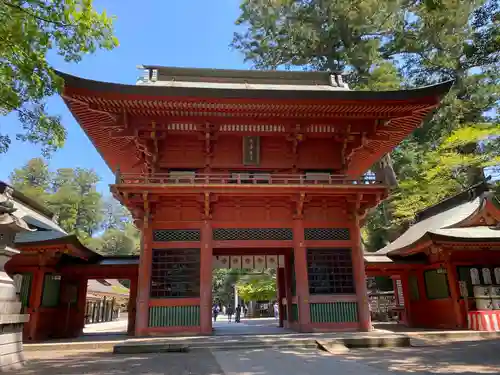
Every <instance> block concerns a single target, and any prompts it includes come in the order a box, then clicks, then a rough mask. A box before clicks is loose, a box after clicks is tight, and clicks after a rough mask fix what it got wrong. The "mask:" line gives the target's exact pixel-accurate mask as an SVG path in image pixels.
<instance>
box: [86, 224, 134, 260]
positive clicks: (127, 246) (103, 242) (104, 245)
mask: <svg viewBox="0 0 500 375" xmlns="http://www.w3.org/2000/svg"><path fill="white" fill-rule="evenodd" d="M87 244H88V246H89V247H90V248H92V249H94V250H97V251H98V252H99V253H101V254H103V255H111V256H120V255H134V254H138V253H139V248H138V243H137V241H136V240H135V238H134V237H133V236H132V235H131V234H130V233H127V232H126V231H123V230H119V229H108V230H107V231H106V232H104V233H103V234H102V235H101V236H99V237H95V238H91V239H90V240H89V241H88V243H87Z"/></svg>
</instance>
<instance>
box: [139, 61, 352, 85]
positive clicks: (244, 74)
mask: <svg viewBox="0 0 500 375" xmlns="http://www.w3.org/2000/svg"><path fill="white" fill-rule="evenodd" d="M137 68H139V69H144V70H158V73H160V74H166V75H172V76H178V77H182V76H198V77H231V78H233V77H238V78H248V79H263V78H271V79H272V78H275V79H286V78H292V77H293V78H294V79H299V80H304V81H308V80H315V79H323V80H325V83H326V84H328V81H329V78H330V76H332V75H335V76H344V74H343V73H342V72H332V71H312V70H311V71H307V70H276V69H269V70H256V69H214V68H191V67H173V66H162V65H139V66H137Z"/></svg>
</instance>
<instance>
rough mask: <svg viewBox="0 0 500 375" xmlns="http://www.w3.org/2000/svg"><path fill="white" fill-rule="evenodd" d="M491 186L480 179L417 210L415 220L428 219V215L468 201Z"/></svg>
mask: <svg viewBox="0 0 500 375" xmlns="http://www.w3.org/2000/svg"><path fill="white" fill-rule="evenodd" d="M490 189H491V187H490V186H489V184H488V183H487V182H486V181H482V182H480V183H478V184H475V185H472V186H471V187H469V188H467V189H465V190H464V191H462V192H460V193H458V194H455V195H452V196H451V197H449V198H446V199H444V200H442V201H440V202H438V203H436V204H435V205H432V206H430V207H427V208H425V209H423V210H422V211H419V212H417V214H416V215H415V221H416V222H420V221H422V220H425V219H428V218H429V217H432V216H435V215H437V214H439V213H441V212H444V211H447V210H449V209H451V208H453V207H456V206H458V205H460V204H463V203H466V202H470V201H472V200H474V199H476V198H478V197H480V196H481V195H483V194H484V193H486V192H488V191H490Z"/></svg>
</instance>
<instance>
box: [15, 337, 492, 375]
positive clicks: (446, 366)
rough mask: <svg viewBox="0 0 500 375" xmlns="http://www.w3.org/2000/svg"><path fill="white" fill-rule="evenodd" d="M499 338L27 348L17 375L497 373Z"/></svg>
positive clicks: (413, 374)
mask: <svg viewBox="0 0 500 375" xmlns="http://www.w3.org/2000/svg"><path fill="white" fill-rule="evenodd" d="M498 353H500V340H483V341H469V342H459V343H457V342H448V343H445V342H443V343H441V345H440V346H437V347H436V346H434V347H419V348H394V349H364V350H351V351H348V352H347V353H343V354H338V355H333V354H329V353H326V352H320V351H318V350H307V349H281V350H273V349H266V350H245V351H238V350H231V351H224V352H222V351H214V352H213V353H212V352H210V351H207V350H197V351H193V352H188V353H167V354H147V355H144V354H141V355H113V354H111V353H106V352H98V351H93V352H91V351H88V352H80V353H77V352H70V351H66V352H28V353H26V355H27V359H28V360H29V364H28V366H27V367H26V368H25V369H23V370H21V371H17V372H12V374H18V375H80V374H86V375H188V374H190V375H282V374H286V375H318V374H339V375H429V374H447V375H473V374H499V373H500V356H499V355H498Z"/></svg>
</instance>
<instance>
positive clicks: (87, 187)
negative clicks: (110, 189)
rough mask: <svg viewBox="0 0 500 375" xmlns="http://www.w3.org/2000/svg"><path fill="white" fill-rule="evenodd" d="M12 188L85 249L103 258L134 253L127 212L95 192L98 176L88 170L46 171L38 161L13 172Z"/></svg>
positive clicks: (135, 234)
mask: <svg viewBox="0 0 500 375" xmlns="http://www.w3.org/2000/svg"><path fill="white" fill-rule="evenodd" d="M10 181H11V184H12V186H13V187H14V188H15V189H17V190H19V191H20V192H22V193H23V194H25V195H26V196H28V197H30V198H33V199H35V200H36V201H38V202H40V203H42V204H44V205H46V206H47V208H49V209H50V210H51V211H52V212H53V213H54V214H55V215H56V216H57V221H58V224H59V225H60V226H61V228H63V229H64V230H65V231H66V232H67V233H70V234H76V235H77V236H78V238H79V239H80V240H81V241H82V243H84V244H85V245H87V246H89V247H90V248H92V249H94V250H97V251H98V252H100V253H103V254H107V255H129V254H134V253H137V252H138V249H139V232H138V230H137V229H136V228H135V227H134V225H133V223H132V219H131V217H130V214H129V212H128V211H127V210H126V209H125V208H123V207H122V206H121V205H120V204H119V203H118V202H116V201H115V200H114V199H112V198H108V199H107V200H105V199H103V197H102V195H101V194H100V193H99V192H97V190H96V184H97V183H98V182H99V176H97V174H96V173H95V172H94V171H93V170H89V169H83V168H74V169H72V168H61V169H58V170H56V171H50V170H49V166H48V164H47V162H46V161H45V160H43V159H41V158H35V159H31V160H29V161H28V163H27V164H26V165H25V166H23V167H22V168H19V169H15V170H14V171H13V172H12V174H11V177H10Z"/></svg>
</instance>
